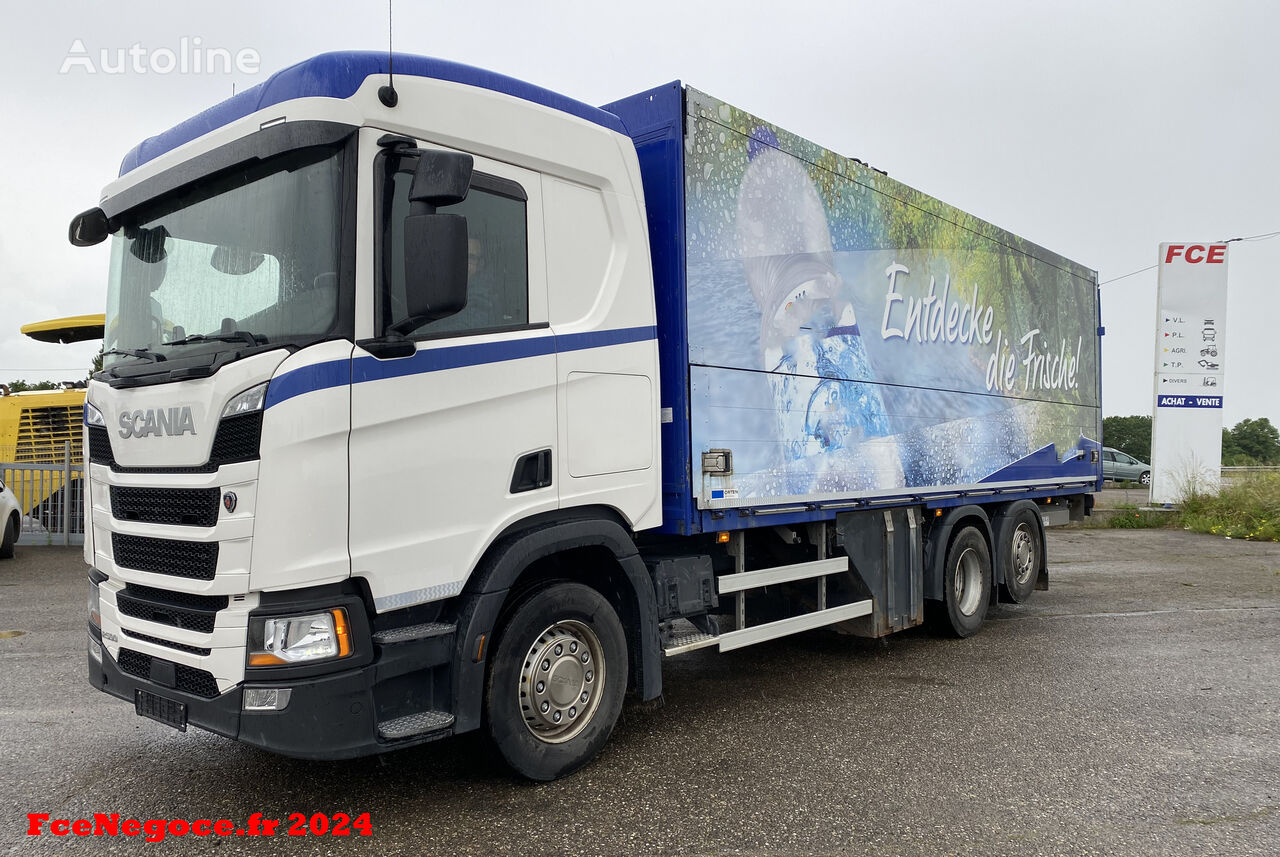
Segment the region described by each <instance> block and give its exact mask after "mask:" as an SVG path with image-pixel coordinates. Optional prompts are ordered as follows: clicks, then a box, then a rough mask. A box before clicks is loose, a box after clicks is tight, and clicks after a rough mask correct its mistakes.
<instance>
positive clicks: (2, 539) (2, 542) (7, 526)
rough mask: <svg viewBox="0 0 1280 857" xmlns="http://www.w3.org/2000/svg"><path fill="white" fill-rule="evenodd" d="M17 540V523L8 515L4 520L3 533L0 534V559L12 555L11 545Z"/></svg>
mask: <svg viewBox="0 0 1280 857" xmlns="http://www.w3.org/2000/svg"><path fill="white" fill-rule="evenodd" d="M17 540H18V524H17V521H15V520H14V517H13V516H12V515H10V516H9V517H8V518H6V519H5V522H4V535H2V536H0V559H9V558H11V557H12V556H13V545H14V542H16V541H17Z"/></svg>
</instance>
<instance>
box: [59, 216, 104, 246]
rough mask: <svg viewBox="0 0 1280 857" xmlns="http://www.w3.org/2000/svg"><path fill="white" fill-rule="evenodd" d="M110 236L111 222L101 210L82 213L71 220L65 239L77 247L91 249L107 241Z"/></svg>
mask: <svg viewBox="0 0 1280 857" xmlns="http://www.w3.org/2000/svg"><path fill="white" fill-rule="evenodd" d="M110 234H111V222H110V221H109V220H108V219H107V215H106V212H104V211H103V210H102V209H101V208H91V209H89V210H88V211H82V212H80V213H79V214H77V215H76V216H75V217H73V218H71V227H70V228H69V229H68V230H67V238H68V240H70V241H71V243H72V244H74V245H75V246H77V247H92V246H93V245H95V244H101V243H102V242H103V241H106V240H107V236H108V235H110Z"/></svg>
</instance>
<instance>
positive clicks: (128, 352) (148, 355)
mask: <svg viewBox="0 0 1280 857" xmlns="http://www.w3.org/2000/svg"><path fill="white" fill-rule="evenodd" d="M108 354H119V355H121V356H122V357H140V358H142V359H144V360H152V361H154V362H156V363H163V362H164V361H165V360H168V359H169V358H167V357H165V356H164V355H163V354H158V353H156V352H155V351H152V350H150V349H147V348H112V349H110V350H108V351H104V352H102V356H103V357H106V356H107V355H108Z"/></svg>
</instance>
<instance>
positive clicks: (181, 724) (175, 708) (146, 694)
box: [133, 690, 187, 732]
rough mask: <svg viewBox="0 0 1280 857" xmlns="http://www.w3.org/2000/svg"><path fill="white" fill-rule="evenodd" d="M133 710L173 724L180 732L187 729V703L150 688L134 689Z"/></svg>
mask: <svg viewBox="0 0 1280 857" xmlns="http://www.w3.org/2000/svg"><path fill="white" fill-rule="evenodd" d="M133 710H134V711H135V712H136V713H137V714H138V715H139V716H140V717H148V718H150V719H152V720H154V721H156V722H157V723H163V724H164V725H165V726H171V727H173V728H174V729H177V730H178V731H179V732H186V731H187V704H186V703H185V702H178V701H177V700H176V699H167V698H165V697H163V696H159V695H157V694H154V693H152V692H151V691H149V690H134V692H133Z"/></svg>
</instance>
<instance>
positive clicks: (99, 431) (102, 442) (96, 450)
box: [89, 426, 116, 467]
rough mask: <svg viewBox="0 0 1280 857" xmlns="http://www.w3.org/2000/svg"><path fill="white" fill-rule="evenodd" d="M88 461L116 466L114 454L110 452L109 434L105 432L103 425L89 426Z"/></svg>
mask: <svg viewBox="0 0 1280 857" xmlns="http://www.w3.org/2000/svg"><path fill="white" fill-rule="evenodd" d="M89 461H91V462H93V463H94V464H109V465H111V466H112V467H115V466H116V458H115V455H113V454H112V452H111V435H109V434H107V429H106V428H105V427H104V426H89Z"/></svg>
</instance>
